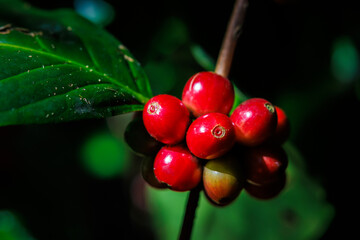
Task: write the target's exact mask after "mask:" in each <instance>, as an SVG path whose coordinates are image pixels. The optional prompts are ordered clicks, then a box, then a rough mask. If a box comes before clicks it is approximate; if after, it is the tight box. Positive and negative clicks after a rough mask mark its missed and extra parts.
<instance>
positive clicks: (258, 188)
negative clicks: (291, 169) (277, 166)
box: [244, 172, 286, 200]
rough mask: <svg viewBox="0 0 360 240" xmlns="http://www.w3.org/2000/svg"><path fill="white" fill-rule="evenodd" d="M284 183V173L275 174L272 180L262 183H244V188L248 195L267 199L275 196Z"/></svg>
mask: <svg viewBox="0 0 360 240" xmlns="http://www.w3.org/2000/svg"><path fill="white" fill-rule="evenodd" d="M285 185H286V174H285V172H284V173H283V174H280V175H279V176H276V177H275V178H274V179H273V181H271V182H270V183H267V184H264V185H256V184H251V183H249V182H246V183H245V186H244V189H245V191H246V192H247V193H248V194H250V196H252V197H255V198H257V199H262V200H268V199H271V198H274V197H276V196H277V195H279V193H280V192H281V191H282V190H283V189H284V187H285Z"/></svg>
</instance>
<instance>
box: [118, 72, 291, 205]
mask: <svg viewBox="0 0 360 240" xmlns="http://www.w3.org/2000/svg"><path fill="white" fill-rule="evenodd" d="M233 104H234V87H233V85H232V83H231V82H230V81H229V80H228V79H227V78H225V77H223V76H220V75H218V74H216V73H214V72H199V73H197V74H195V75H193V76H191V77H190V79H189V80H188V81H187V82H186V84H185V87H184V89H183V93H182V99H181V100H180V99H178V98H176V97H174V96H172V95H168V94H160V95H157V96H154V97H152V98H151V99H150V100H149V101H148V102H147V103H146V104H145V106H144V110H143V111H142V114H141V115H140V116H139V115H138V116H137V117H135V118H134V120H133V121H132V122H130V124H129V125H128V127H127V129H126V131H125V140H126V142H127V143H128V145H129V146H130V147H131V148H132V149H133V150H134V151H135V152H137V153H140V154H142V155H143V156H146V157H144V158H143V160H142V161H143V162H142V168H141V172H142V176H143V178H144V179H145V180H146V182H148V183H149V184H150V185H151V186H153V187H156V188H169V189H171V190H174V191H189V190H191V189H194V188H196V187H201V188H202V189H203V191H204V193H205V195H206V196H207V198H208V199H209V201H210V202H211V203H213V204H215V205H217V206H225V205H228V204H230V203H231V202H233V200H234V199H236V198H237V196H238V195H239V194H240V192H241V191H242V189H245V190H246V191H247V192H248V193H249V194H250V195H252V196H254V197H256V198H259V199H270V198H273V197H275V196H276V195H277V194H278V193H279V192H280V191H281V190H282V189H283V187H284V185H285V179H286V174H285V169H286V167H287V164H288V159H287V155H286V153H285V152H284V150H283V148H282V143H284V142H285V141H286V139H287V138H288V136H289V122H288V119H287V116H286V114H285V113H284V111H283V110H282V109H281V108H279V107H277V106H274V105H273V104H271V103H270V102H269V101H267V100H265V99H263V98H251V99H248V100H246V101H244V102H242V103H240V104H239V105H238V106H237V107H236V108H235V109H234V110H233V111H232V113H231V115H230V111H231V110H232V107H233Z"/></svg>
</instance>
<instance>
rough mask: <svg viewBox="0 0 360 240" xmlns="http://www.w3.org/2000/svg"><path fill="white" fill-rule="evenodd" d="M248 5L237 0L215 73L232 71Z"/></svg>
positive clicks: (184, 238)
mask: <svg viewBox="0 0 360 240" xmlns="http://www.w3.org/2000/svg"><path fill="white" fill-rule="evenodd" d="M247 6H248V0H236V2H235V4H234V8H233V11H232V14H231V17H230V20H229V23H228V26H227V29H226V32H225V36H224V39H223V42H222V45H221V48H220V52H219V56H218V59H217V62H216V66H215V73H217V74H219V75H221V76H223V77H226V78H227V77H228V75H229V72H230V68H231V63H232V59H233V56H234V52H235V47H236V43H237V40H238V38H239V35H240V33H241V29H242V25H243V22H244V18H245V12H246V8H247ZM200 186H201V185H200ZM200 186H198V187H196V188H194V189H192V190H191V191H190V194H189V198H188V201H187V206H186V212H185V216H184V219H183V224H182V228H181V232H180V236H179V239H180V240H190V238H191V232H192V228H193V223H194V218H195V212H196V208H197V206H198V201H199V194H200V191H201V187H200Z"/></svg>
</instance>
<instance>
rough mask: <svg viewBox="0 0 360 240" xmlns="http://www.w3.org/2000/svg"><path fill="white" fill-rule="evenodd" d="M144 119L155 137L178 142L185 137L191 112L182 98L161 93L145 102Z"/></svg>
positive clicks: (164, 141) (159, 139)
mask: <svg viewBox="0 0 360 240" xmlns="http://www.w3.org/2000/svg"><path fill="white" fill-rule="evenodd" d="M143 121H144V125H145V128H146V130H147V131H148V132H149V134H150V135H151V136H152V137H153V138H155V139H156V140H158V141H160V142H162V143H165V144H177V143H180V142H181V141H183V140H184V139H185V134H186V130H187V127H188V126H189V123H190V113H189V111H188V110H187V108H186V107H185V105H184V104H183V103H182V102H181V100H180V99H178V98H176V97H174V96H171V95H167V94H160V95H157V96H155V97H153V98H151V99H150V100H149V101H148V102H147V103H146V104H145V107H144V111H143Z"/></svg>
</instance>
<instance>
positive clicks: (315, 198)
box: [148, 144, 334, 240]
mask: <svg viewBox="0 0 360 240" xmlns="http://www.w3.org/2000/svg"><path fill="white" fill-rule="evenodd" d="M285 149H286V151H287V153H288V156H289V167H288V169H287V179H288V181H287V185H286V187H285V189H284V190H283V191H282V192H281V193H280V195H279V196H277V197H276V198H274V199H271V200H257V199H255V198H253V197H251V196H250V195H248V194H247V193H246V192H245V191H243V192H242V193H241V194H240V196H239V197H238V198H237V199H236V200H235V202H233V203H232V204H230V205H228V206H225V207H215V206H213V205H212V204H210V203H209V202H208V200H207V199H206V197H204V194H203V193H201V194H200V201H199V205H198V209H197V211H196V218H195V221H194V226H193V233H192V239H199V240H201V239H206V240H216V239H253V240H257V239H259V240H267V239H319V238H320V237H321V235H322V234H323V233H324V232H325V230H326V229H327V227H328V226H329V224H330V222H331V220H332V218H333V215H334V209H333V206H331V205H330V204H329V203H327V202H326V200H325V199H326V196H325V192H324V190H323V189H322V187H321V186H319V185H318V184H317V183H316V182H315V181H314V180H312V179H311V178H310V177H309V176H308V175H307V174H306V173H305V169H304V162H303V159H302V157H301V155H300V154H299V153H298V151H297V150H296V148H294V147H293V146H292V145H290V144H286V145H285ZM148 194H149V202H150V208H149V209H150V211H151V212H152V216H153V219H154V224H155V229H156V230H157V232H156V233H157V235H158V237H159V239H176V238H177V236H178V234H179V230H180V228H181V224H182V219H183V216H184V215H183V214H184V211H185V206H186V200H187V196H188V194H187V193H179V192H172V191H170V190H158V189H153V188H148Z"/></svg>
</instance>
